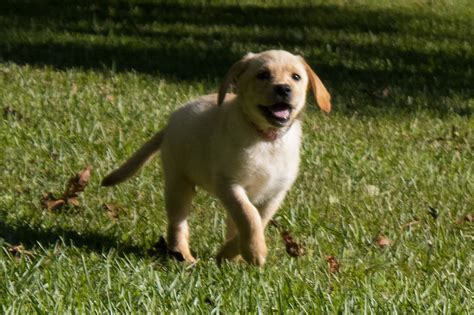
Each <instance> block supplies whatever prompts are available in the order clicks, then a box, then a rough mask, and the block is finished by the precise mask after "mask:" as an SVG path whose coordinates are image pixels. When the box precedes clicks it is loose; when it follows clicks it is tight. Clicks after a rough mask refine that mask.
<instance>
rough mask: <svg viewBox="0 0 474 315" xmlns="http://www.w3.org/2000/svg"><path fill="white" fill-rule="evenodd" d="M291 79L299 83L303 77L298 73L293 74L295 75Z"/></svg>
mask: <svg viewBox="0 0 474 315" xmlns="http://www.w3.org/2000/svg"><path fill="white" fill-rule="evenodd" d="M291 78H292V79H293V80H295V81H299V80H301V77H300V75H299V74H298V73H293V75H292V76H291Z"/></svg>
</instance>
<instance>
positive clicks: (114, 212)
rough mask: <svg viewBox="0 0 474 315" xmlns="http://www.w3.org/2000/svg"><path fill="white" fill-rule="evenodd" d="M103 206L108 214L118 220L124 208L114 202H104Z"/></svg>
mask: <svg viewBox="0 0 474 315" xmlns="http://www.w3.org/2000/svg"><path fill="white" fill-rule="evenodd" d="M102 206H103V208H104V209H105V210H106V211H107V216H108V217H109V218H110V219H112V220H117V219H118V218H119V216H120V213H121V212H122V209H121V208H120V207H119V206H117V205H116V204H113V203H104V204H103V205H102Z"/></svg>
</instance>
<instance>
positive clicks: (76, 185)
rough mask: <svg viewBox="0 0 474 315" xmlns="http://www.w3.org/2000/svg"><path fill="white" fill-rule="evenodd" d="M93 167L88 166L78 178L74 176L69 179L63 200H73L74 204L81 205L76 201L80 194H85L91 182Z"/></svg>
mask: <svg viewBox="0 0 474 315" xmlns="http://www.w3.org/2000/svg"><path fill="white" fill-rule="evenodd" d="M91 171H92V165H87V166H86V167H85V168H84V169H83V170H82V171H80V172H79V173H78V174H77V175H76V176H73V177H71V178H70V179H69V181H68V183H67V186H66V190H65V191H64V194H63V197H64V198H63V199H65V200H69V199H72V203H73V204H74V203H77V204H78V203H79V202H78V201H77V200H74V199H76V198H77V197H78V195H79V193H81V192H83V191H84V189H85V188H86V186H87V184H88V183H89V180H90V178H91Z"/></svg>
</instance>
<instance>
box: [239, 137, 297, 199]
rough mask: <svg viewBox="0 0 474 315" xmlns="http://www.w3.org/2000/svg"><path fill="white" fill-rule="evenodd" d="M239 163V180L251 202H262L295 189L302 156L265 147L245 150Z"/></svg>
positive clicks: (295, 151)
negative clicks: (291, 188)
mask: <svg viewBox="0 0 474 315" xmlns="http://www.w3.org/2000/svg"><path fill="white" fill-rule="evenodd" d="M291 149H293V148H291ZM239 162H240V163H238V165H239V167H238V168H239V169H238V170H236V171H237V174H236V175H237V177H238V181H239V182H240V184H241V185H242V186H243V187H244V188H245V189H246V191H247V193H248V195H249V197H250V199H251V200H253V201H255V202H258V201H259V200H260V199H267V198H271V197H272V196H273V195H276V194H277V193H279V192H280V191H282V190H287V189H288V188H289V186H291V184H292V183H293V181H294V180H295V178H296V175H297V172H298V164H299V154H298V150H290V148H285V147H275V146H271V145H262V146H257V147H254V148H250V149H248V150H245V151H244V152H243V154H242V155H241V157H240V161H239Z"/></svg>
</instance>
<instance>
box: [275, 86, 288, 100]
mask: <svg viewBox="0 0 474 315" xmlns="http://www.w3.org/2000/svg"><path fill="white" fill-rule="evenodd" d="M273 90H274V92H275V94H276V95H277V96H278V97H280V98H281V99H282V100H283V101H286V102H287V101H288V100H289V99H290V98H291V87H290V86H289V85H288V84H276V85H275V86H274V87H273Z"/></svg>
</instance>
